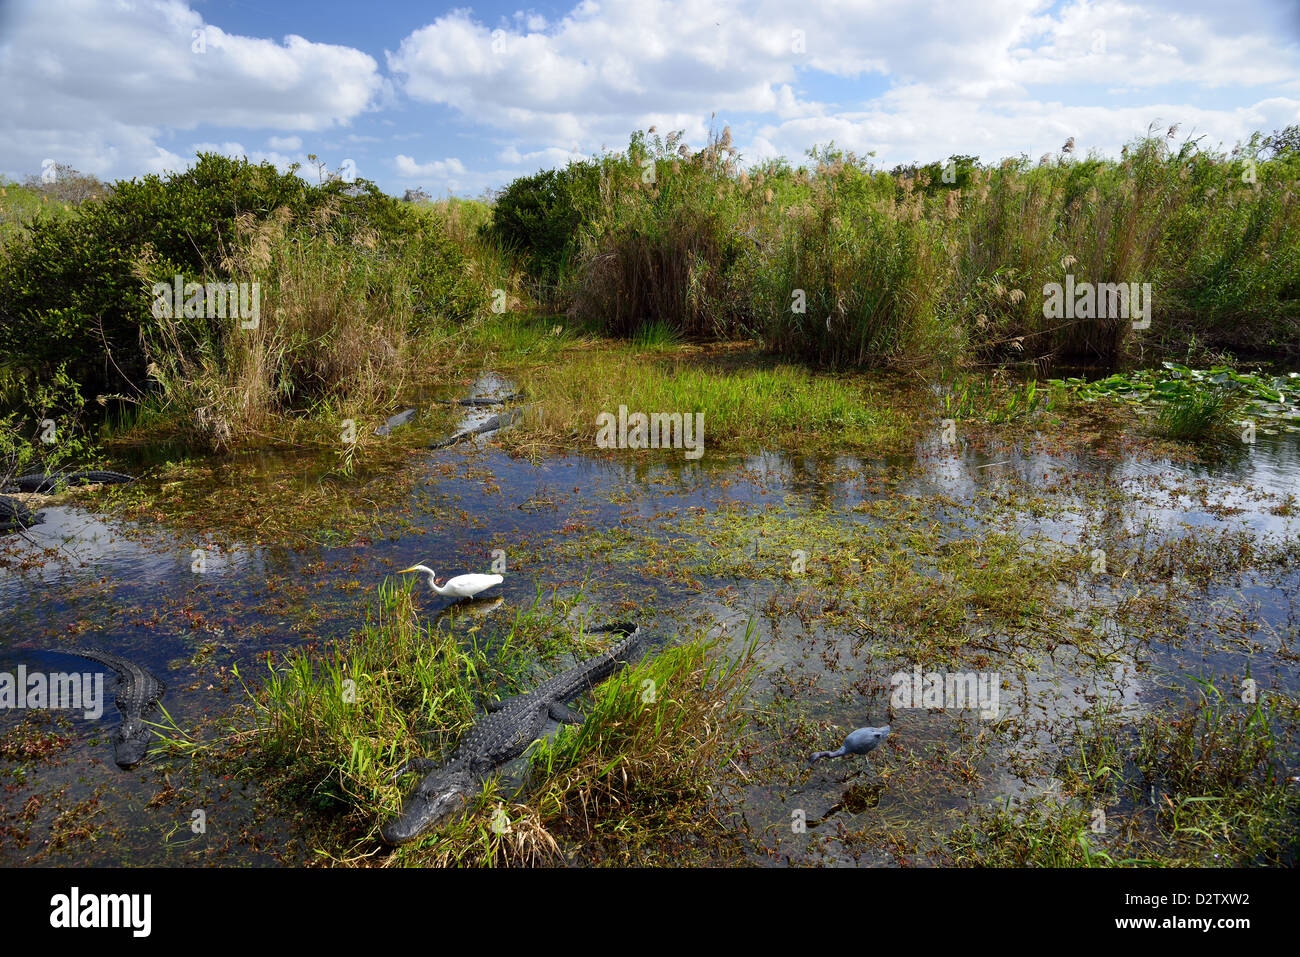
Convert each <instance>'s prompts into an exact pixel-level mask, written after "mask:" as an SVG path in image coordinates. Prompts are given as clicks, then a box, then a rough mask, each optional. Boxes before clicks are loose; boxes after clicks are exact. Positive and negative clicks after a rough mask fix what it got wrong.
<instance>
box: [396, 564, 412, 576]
mask: <svg viewBox="0 0 1300 957" xmlns="http://www.w3.org/2000/svg"><path fill="white" fill-rule="evenodd" d="M415 569H416V566H415V565H412V566H411V567H410V568H403V569H402V570H401V571H400V572H398V573H397V574H399V575H405V574H406V573H407V572H413V571H415Z"/></svg>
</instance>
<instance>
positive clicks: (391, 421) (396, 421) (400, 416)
mask: <svg viewBox="0 0 1300 957" xmlns="http://www.w3.org/2000/svg"><path fill="white" fill-rule="evenodd" d="M415 413H416V410H415V409H406V410H405V411H402V412H399V413H397V415H390V416H389V417H388V421H387V422H385V423H384V424H383V425H381V426H380V427H379V428H377V429H375V435H387V434H388V433H389V432H391V431H393V429H400V428H401V427H402V426H404V425H406V423H408V422H410V421H411V420H412V419H413V418H415Z"/></svg>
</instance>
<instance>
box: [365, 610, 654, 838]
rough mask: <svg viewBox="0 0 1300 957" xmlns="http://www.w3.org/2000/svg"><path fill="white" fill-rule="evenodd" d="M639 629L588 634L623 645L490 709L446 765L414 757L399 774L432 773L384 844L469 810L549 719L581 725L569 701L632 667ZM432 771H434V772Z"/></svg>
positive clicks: (624, 626)
mask: <svg viewBox="0 0 1300 957" xmlns="http://www.w3.org/2000/svg"><path fill="white" fill-rule="evenodd" d="M640 630H641V629H640V628H639V627H638V626H637V625H633V624H630V623H628V622H618V623H616V624H611V625H605V626H604V627H602V628H596V629H593V630H592V631H590V632H588V634H597V633H602V632H610V633H612V634H616V635H621V636H622V640H621V641H619V642H618V644H616V645H614V646H612V647H611V648H609V649H608V650H606V651H603V652H601V653H600V654H598V655H596V656H595V657H593V658H589V659H587V660H586V661H584V662H582V664H579V665H576V666H575V667H573V668H570V669H569V670H568V671H565V672H562V673H560V674H558V675H555V676H554V677H552V678H548V679H547V680H546V681H543V682H542V683H541V684H540V685H538V686H537V687H536V688H534V689H533V690H532V691H530V692H529V693H528V694H523V695H519V696H518V697H514V698H506V699H504V700H502V701H499V702H495V703H493V704H490V705H488V708H487V710H488V712H489V713H488V715H487V717H485V718H483V719H481V720H480V721H479V722H478V724H476V725H474V727H473V728H471V729H470V731H469V733H468V734H466V735H465V736H464V737H463V738H461V740H460V743H459V744H458V745H457V746H456V750H454V751H453V752H452V753H451V757H450V758H448V759H447V761H446V762H445V763H443V764H438V763H437V762H434V761H430V760H428V759H425V758H412V759H410V760H408V761H407V762H406V763H405V764H403V765H402V766H401V767H400V768H399V769H398V771H397V775H396V776H398V777H400V776H401V775H402V774H404V773H406V772H407V771H408V770H409V771H430V773H429V774H428V776H426V777H425V778H424V780H422V781H421V782H420V783H419V785H418V786H417V787H416V789H415V790H414V791H413V792H412V793H411V796H410V797H409V798H408V799H407V800H406V803H405V804H404V805H403V807H402V813H401V814H400V815H398V816H397V817H396V818H394V819H393V820H391V821H389V822H388V823H387V824H385V825H384V826H383V827H382V828H380V831H379V835H380V837H381V838H382V839H383V841H384V843H386V844H391V845H398V844H406V843H408V842H410V841H413V840H415V839H416V838H418V837H419V836H420V835H421V834H423V833H424V832H425V831H427V830H428V829H429V828H431V827H433V826H434V825H435V824H438V823H439V822H440V821H442V820H444V819H445V818H446V817H447V816H449V815H450V814H452V813H454V812H455V811H456V810H457V809H458V808H460V807H461V806H463V805H464V803H465V801H466V799H467V798H468V797H469V796H470V795H471V794H473V793H474V792H475V791H476V790H477V789H478V787H479V783H480V781H481V780H482V779H483V778H485V777H486V776H487V775H488V774H489V773H490V772H491V771H492V770H493V769H495V768H497V767H499V766H500V765H502V764H504V763H505V762H507V761H509V760H510V759H511V758H515V757H518V756H519V755H521V754H523V753H524V751H525V750H526V749H527V748H528V746H529V745H530V744H532V742H533V741H535V740H536V739H537V738H538V736H539V735H541V733H542V729H543V728H544V727H545V726H546V719H547V717H548V716H549V717H551V718H554V719H555V720H556V721H560V722H563V723H565V724H580V723H581V722H582V716H581V715H580V714H578V713H577V712H575V711H573V710H571V709H570V708H569V707H567V706H566V704H565V702H567V701H569V700H571V699H573V698H576V697H577V696H578V695H580V694H582V693H583V692H584V691H588V690H590V689H591V688H594V687H595V686H596V685H597V684H598V683H600V682H601V681H604V680H605V679H606V678H608V677H609V676H610V675H612V674H613V673H614V672H616V671H618V670H620V669H621V668H623V667H624V666H625V665H626V664H627V659H628V653H629V652H630V651H631V650H632V648H633V646H634V645H635V644H636V642H637V640H638V635H639V633H640ZM430 769H431V770H430Z"/></svg>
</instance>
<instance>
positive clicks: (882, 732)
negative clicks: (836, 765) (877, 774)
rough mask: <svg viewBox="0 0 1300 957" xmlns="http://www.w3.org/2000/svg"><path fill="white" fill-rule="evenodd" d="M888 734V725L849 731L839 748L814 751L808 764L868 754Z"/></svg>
mask: <svg viewBox="0 0 1300 957" xmlns="http://www.w3.org/2000/svg"><path fill="white" fill-rule="evenodd" d="M889 732H890V727H889V725H885V726H884V727H883V728H858V729H857V730H856V731H850V732H849V736H848V737H847V738H845V739H844V743H843V744H842V745H840V746H839V748H837V749H836V750H834V751H815V752H813V756H812V757H811V758H809V759H808V763H809V764H812V763H813V762H814V761H820V760H821V759H822V758H842V757H845V756H846V755H849V754H870V753H871V752H872V751H874V750H876V748H878V747H880V745H881V743H882V742H883V741H884V740H885V738H886V737H887V736H888V735H889Z"/></svg>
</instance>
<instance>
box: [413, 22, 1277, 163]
mask: <svg viewBox="0 0 1300 957" xmlns="http://www.w3.org/2000/svg"><path fill="white" fill-rule="evenodd" d="M1284 21H1285V17H1284V15H1283V13H1282V12H1281V7H1280V6H1279V4H1278V3H1274V2H1271V0H1254V2H1246V3H1243V4H1238V5H1235V6H1234V10H1233V11H1232V12H1231V14H1227V13H1225V12H1224V10H1223V9H1222V7H1221V5H1216V4H1213V3H1209V2H1204V0H1188V2H1186V3H1184V2H1173V0H1171V2H1170V3H1168V4H1149V5H1145V6H1143V7H1138V6H1135V5H1134V4H1132V3H1126V2H1122V0H1095V2H1094V0H1075V2H1067V3H1064V4H1060V5H1053V4H1049V3H1048V2H1045V0H968V2H965V3H962V4H938V3H934V4H921V3H917V2H915V0H806V2H803V3H800V4H798V5H791V4H787V3H783V2H770V0H750V2H742V0H717V2H712V3H709V4H704V3H700V2H696V0H636V2H618V0H610V2H601V3H596V2H593V0H583V2H581V3H579V4H578V5H577V6H576V7H574V8H573V9H572V10H571V11H570V12H569V14H568V15H567V16H564V17H563V18H561V19H559V20H557V21H554V22H552V23H549V24H545V23H542V22H527V21H525V20H523V19H521V18H520V17H516V18H515V20H514V21H513V22H511V23H503V25H494V24H490V23H486V22H483V21H481V20H478V19H476V18H475V17H474V15H473V14H472V13H471V12H470V11H467V10H453V11H451V12H449V13H447V14H445V15H443V16H440V17H438V18H437V19H435V20H434V21H433V22H432V23H431V24H428V25H427V26H424V27H421V28H420V29H418V30H415V31H413V32H412V33H411V34H410V35H409V36H407V37H406V38H405V39H404V40H403V41H402V43H401V45H400V46H399V47H398V49H397V51H396V52H392V53H389V54H388V56H387V61H388V68H389V70H390V71H391V73H392V74H393V76H394V78H395V80H396V82H397V83H398V85H399V87H400V89H401V90H402V91H403V92H404V93H405V94H406V95H407V96H409V97H411V98H412V99H414V100H416V101H419V102H425V103H432V104H440V105H442V106H445V107H449V108H451V109H453V110H455V111H456V112H457V113H459V114H460V115H461V116H462V117H464V118H465V119H466V120H468V121H472V122H474V123H476V124H484V125H487V126H490V127H493V128H495V129H497V130H500V131H503V132H505V133H506V134H508V135H509V137H510V141H511V145H510V146H509V147H508V148H507V149H505V150H503V151H502V152H501V153H500V154H499V156H500V158H501V159H502V161H503V162H507V163H509V164H511V165H523V166H528V165H531V164H532V163H533V162H534V161H541V162H543V163H545V162H547V161H550V160H551V159H552V158H554V157H558V156H561V155H567V154H570V153H575V152H581V153H586V152H590V151H592V150H595V149H598V148H600V147H603V146H607V145H608V146H614V147H617V146H620V145H622V144H623V143H624V142H626V137H627V135H628V133H629V132H630V131H631V130H632V129H636V128H646V127H648V126H651V125H657V126H658V127H659V129H660V130H668V129H684V130H685V131H686V139H687V141H688V142H693V143H695V144H696V145H699V144H700V143H701V141H702V140H703V138H704V136H705V135H706V133H707V131H708V125H709V120H708V118H709V117H710V115H711V114H712V112H713V111H714V110H717V111H718V112H719V113H721V114H722V115H723V116H727V117H730V118H734V119H735V120H736V122H737V125H738V129H737V131H736V132H737V140H738V142H739V143H740V144H741V145H742V148H743V150H744V152H745V154H746V156H747V158H749V159H751V160H752V159H762V158H769V157H771V156H774V155H781V154H784V155H786V156H788V157H792V158H797V157H799V156H801V155H802V153H803V151H804V150H805V149H806V148H808V147H809V146H811V145H814V144H815V143H819V142H825V141H826V140H828V139H831V138H834V139H835V141H836V143H837V144H840V145H844V146H851V147H853V148H856V149H859V150H861V151H864V152H865V151H868V150H875V151H876V152H877V153H878V154H879V155H880V156H881V157H882V158H887V159H888V160H890V161H905V160H909V159H930V158H934V157H937V156H944V155H948V154H949V153H952V152H979V153H980V154H981V155H982V156H983V157H984V158H985V159H992V158H997V157H1000V156H1004V155H1013V154H1016V153H1019V152H1032V151H1034V150H1036V149H1039V148H1040V147H1041V146H1043V145H1044V144H1047V143H1051V145H1052V148H1054V147H1055V146H1058V145H1059V142H1058V141H1057V140H1058V138H1063V136H1062V134H1064V135H1080V136H1081V140H1086V141H1088V142H1090V143H1092V144H1093V145H1094V146H1095V147H1096V148H1098V149H1103V150H1109V151H1117V150H1118V147H1119V145H1120V144H1122V143H1123V142H1124V141H1125V140H1128V139H1130V138H1131V137H1132V136H1134V135H1136V134H1138V133H1140V132H1141V131H1143V130H1145V129H1146V127H1147V125H1148V123H1150V122H1151V121H1152V120H1153V119H1156V118H1158V117H1159V118H1162V119H1165V120H1167V121H1168V122H1170V123H1173V122H1181V123H1182V124H1183V125H1184V128H1188V127H1195V128H1196V129H1197V130H1198V131H1200V132H1207V133H1209V134H1210V138H1211V139H1213V140H1219V139H1222V140H1224V141H1228V142H1231V141H1233V140H1235V139H1237V138H1241V137H1243V136H1245V135H1248V134H1249V132H1250V131H1251V130H1252V129H1254V128H1255V126H1254V125H1252V124H1264V125H1267V124H1269V123H1275V124H1277V125H1284V124H1285V123H1287V122H1295V121H1296V119H1297V114H1296V106H1295V102H1296V100H1300V79H1298V78H1300V52H1298V49H1297V44H1296V43H1295V42H1294V37H1293V38H1292V40H1291V42H1287V41H1286V40H1283V39H1282V38H1280V37H1279V34H1278V32H1277V31H1278V28H1279V25H1280V24H1282V23H1284ZM819 78H821V79H827V80H834V81H836V83H835V84H834V85H832V86H830V87H828V88H831V89H835V90H837V91H838V90H842V89H844V87H845V82H844V81H866V80H872V81H873V82H874V84H875V86H876V87H877V88H879V87H882V86H883V87H884V91H883V92H879V93H877V94H876V95H874V96H870V97H866V96H864V97H863V98H861V99H860V100H858V101H856V102H854V101H849V102H830V101H829V99H827V98H825V97H822V98H818V96H817V95H816V94H815V93H812V92H809V91H812V90H816V89H817V88H818V87H819V85H820V84H819V82H818V80H819ZM1117 85H1121V86H1122V87H1123V89H1124V91H1125V94H1127V95H1125V94H1120V93H1117V92H1116V91H1115V88H1116V86H1117ZM850 86H851V84H850ZM1204 90H1217V91H1224V90H1231V91H1233V93H1234V98H1235V99H1236V100H1238V102H1239V103H1240V104H1242V105H1232V106H1215V107H1208V106H1201V105H1199V102H1200V99H1201V97H1200V96H1198V95H1197V94H1198V92H1199V91H1204ZM1279 93H1281V94H1283V95H1282V96H1277V95H1276V94H1279ZM1121 95H1123V96H1124V100H1125V102H1123V104H1122V106H1118V107H1117V106H1114V105H1112V100H1113V99H1114V98H1115V97H1117V96H1121ZM1134 95H1137V96H1139V97H1141V98H1142V102H1139V103H1133V102H1131V101H1132V99H1133V96H1134ZM1252 97H1253V98H1252Z"/></svg>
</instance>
